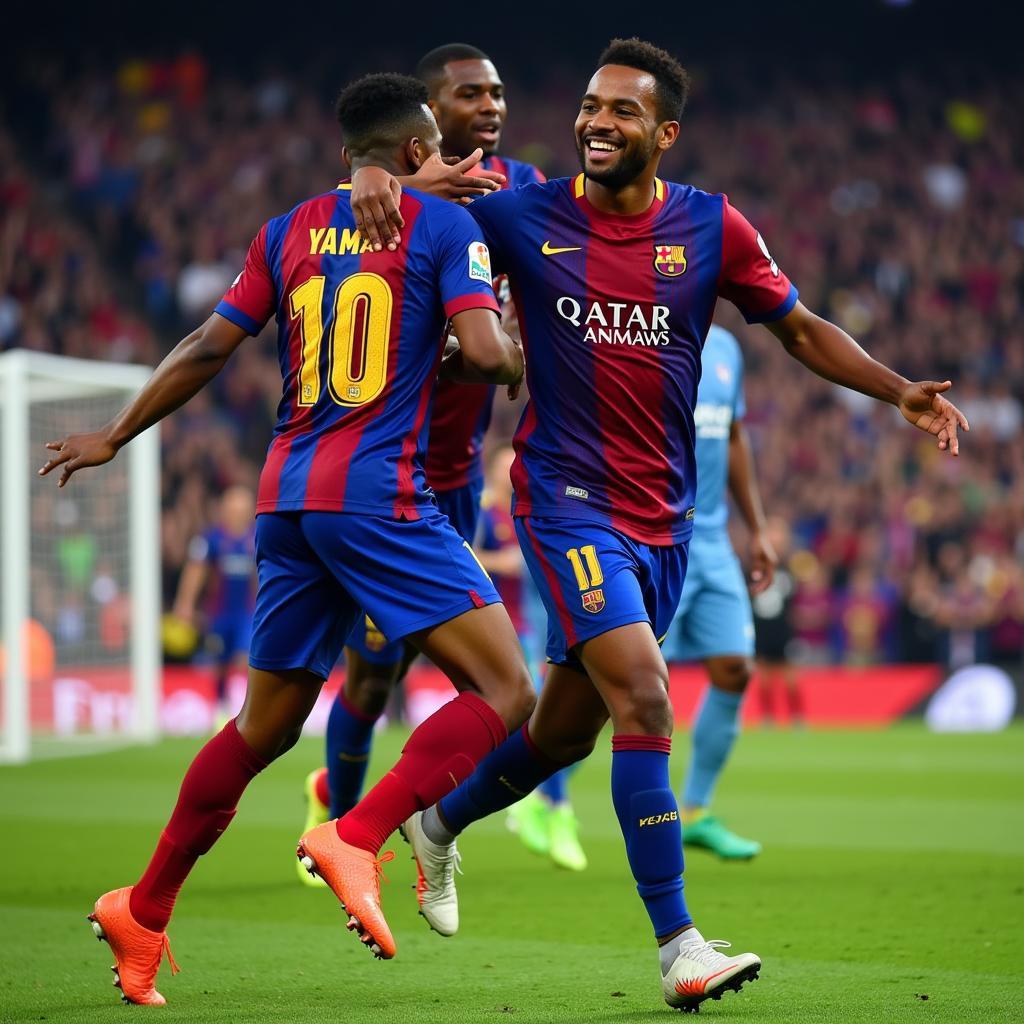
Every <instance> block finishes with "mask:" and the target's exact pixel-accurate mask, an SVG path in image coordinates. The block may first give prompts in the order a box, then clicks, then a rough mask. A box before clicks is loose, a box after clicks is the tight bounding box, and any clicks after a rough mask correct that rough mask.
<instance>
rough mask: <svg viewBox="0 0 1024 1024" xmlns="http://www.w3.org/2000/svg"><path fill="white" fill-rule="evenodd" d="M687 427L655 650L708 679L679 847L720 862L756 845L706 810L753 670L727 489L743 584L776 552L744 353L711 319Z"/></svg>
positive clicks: (758, 587)
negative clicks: (673, 569)
mask: <svg viewBox="0 0 1024 1024" xmlns="http://www.w3.org/2000/svg"><path fill="white" fill-rule="evenodd" d="M701 368H702V369H701V378H700V384H699V386H698V388H697V407H696V409H695V410H694V415H693V419H694V425H695V427H696V432H697V446H696V447H697V467H698V474H697V500H696V509H697V512H696V516H695V518H694V522H693V537H692V539H691V540H690V561H689V565H688V567H687V571H686V582H685V583H684V584H683V593H682V596H681V597H680V599H679V609H678V611H677V612H676V615H675V618H674V619H673V620H672V625H671V627H670V628H669V632H668V635H667V637H666V638H665V643H664V645H663V647H662V652H663V653H664V655H665V660H666V661H670V662H671V661H703V662H704V667H705V668H706V669H707V672H708V676H709V677H710V679H711V684H710V686H708V689H707V692H706V693H705V695H704V700H703V702H702V703H701V706H700V711H699V712H698V714H697V717H696V720H695V721H694V723H693V740H692V748H691V754H690V765H689V768H688V769H687V772H686V781H685V788H684V790H683V794H682V800H681V801H680V804H681V808H682V816H683V844H684V845H686V846H698V847H703V848H704V849H707V850H711V851H712V852H713V853H717V854H718V856H719V857H722V858H723V859H725V860H749V859H750V858H751V857H756V856H757V854H759V853H760V852H761V845H760V843H755V842H753V841H752V840H750V839H743V838H742V837H741V836H738V835H736V834H735V833H733V832H730V831H729V829H727V828H726V827H725V826H724V825H723V824H722V823H721V822H720V821H719V820H718V819H717V818H716V817H713V816H712V815H711V814H710V813H709V811H708V808H709V807H710V806H711V797H712V795H713V793H714V790H715V783H717V782H718V777H719V775H721V773H722V769H723V768H724V767H725V762H726V761H727V760H728V758H729V752H730V751H731V750H732V747H733V744H734V743H735V741H736V736H737V735H738V733H739V713H740V705H741V704H742V702H743V693H744V691H745V690H746V688H747V684H748V683H749V682H750V677H751V675H752V672H753V661H752V658H753V654H754V624H753V617H752V614H751V610H750V596H749V594H748V588H747V581H746V580H745V579H744V576H743V570H742V568H741V567H740V563H739V559H737V557H736V553H735V552H734V551H733V549H732V544H731V542H730V540H729V531H728V527H727V520H728V517H729V505H728V494H731V495H732V497H733V500H734V501H735V502H736V506H737V507H738V508H739V510H740V515H742V517H743V521H744V522H745V523H746V525H747V529H748V531H749V533H750V551H749V557H750V590H751V591H752V592H753V593H755V594H756V593H760V592H761V591H762V590H764V589H765V587H767V586H768V585H769V584H770V583H771V581H772V575H773V573H774V571H775V564H776V562H777V556H776V554H775V551H774V549H773V548H772V545H771V541H770V540H769V539H768V535H767V532H766V529H765V525H766V524H765V515H764V509H763V508H762V506H761V496H760V493H759V491H758V487H757V479H756V477H755V475H754V465H753V459H752V458H751V454H750V443H749V441H748V439H747V432H746V430H745V429H744V427H743V422H742V421H743V415H744V412H745V407H744V401H743V355H742V353H741V352H740V347H739V345H738V344H737V342H736V339H735V338H734V337H733V336H732V335H731V334H730V333H729V332H728V331H726V330H724V329H723V328H721V327H718V326H716V325H712V327H711V330H710V331H709V332H708V337H707V341H706V342H705V343H704V351H703V353H702V354H701Z"/></svg>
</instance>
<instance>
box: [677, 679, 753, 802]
mask: <svg viewBox="0 0 1024 1024" xmlns="http://www.w3.org/2000/svg"><path fill="white" fill-rule="evenodd" d="M742 703H743V694H742V693H729V692H727V691H726V690H720V689H719V688H718V687H717V686H709V687H708V690H707V693H705V694H704V702H703V704H701V708H700V712H699V713H698V715H697V720H696V721H695V722H694V724H693V750H692V752H691V754H690V767H689V769H688V770H687V773H686V788H685V789H684V791H683V806H684V807H710V806H711V797H712V796H713V795H714V792H715V784H716V783H717V782H718V776H719V775H721V774H722V769H723V768H724V767H725V762H726V760H727V759H728V757H729V751H731V750H732V746H733V744H734V743H735V742H736V737H737V736H738V735H739V731H740V724H739V715H740V705H741V704H742Z"/></svg>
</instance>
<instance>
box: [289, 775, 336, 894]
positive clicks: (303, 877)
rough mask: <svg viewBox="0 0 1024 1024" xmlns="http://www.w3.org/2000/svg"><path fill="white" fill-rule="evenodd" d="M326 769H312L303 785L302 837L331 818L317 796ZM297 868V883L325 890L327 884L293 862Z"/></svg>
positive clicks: (297, 861) (299, 864)
mask: <svg viewBox="0 0 1024 1024" xmlns="http://www.w3.org/2000/svg"><path fill="white" fill-rule="evenodd" d="M326 774H327V769H326V768H314V769H313V770H312V771H311V772H310V773H309V774H308V775H307V776H306V781H305V783H304V785H303V787H302V788H303V793H304V795H305V797H306V824H305V825H303V826H302V833H301V834H302V835H305V834H306V833H307V832H308V831H309V830H310V829H313V828H316V826H317V825H322V824H323V823H324V822H325V821H327V819H328V818H329V817H330V816H331V812H330V809H329V808H328V807H327V806H326V805H325V804H324V803H322V802H321V800H320V797H319V796H317V791H316V784H317V781H318V779H319V777H320V776H321V775H326ZM295 863H296V865H297V866H298V872H299V881H300V882H301V883H302V884H303V885H308V886H309V887H310V888H312V889H325V888H326V887H327V883H326V882H325V881H324V880H323V879H322V878H321V877H320V876H319V875H314V874H311V873H310V872H309V871H307V870H306V869H305V868H304V867H303V866H302V861H301V860H296V861H295Z"/></svg>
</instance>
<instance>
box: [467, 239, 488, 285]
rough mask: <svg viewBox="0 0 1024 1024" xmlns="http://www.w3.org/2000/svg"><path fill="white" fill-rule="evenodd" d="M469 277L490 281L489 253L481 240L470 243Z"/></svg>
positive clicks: (474, 279) (473, 279)
mask: <svg viewBox="0 0 1024 1024" xmlns="http://www.w3.org/2000/svg"><path fill="white" fill-rule="evenodd" d="M469 279H470V280H471V281H484V282H486V283H487V284H490V283H491V254H490V252H488V250H487V246H486V245H484V243H483V242H472V243H470V246H469Z"/></svg>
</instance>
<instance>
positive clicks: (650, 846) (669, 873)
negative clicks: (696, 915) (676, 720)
mask: <svg viewBox="0 0 1024 1024" xmlns="http://www.w3.org/2000/svg"><path fill="white" fill-rule="evenodd" d="M671 749H672V741H671V740H670V739H669V738H668V737H660V736H624V735H617V736H613V737H612V803H613V804H614V805H615V814H616V816H617V817H618V819H619V826H620V827H621V829H622V836H623V838H624V839H625V840H626V857H627V858H628V860H629V866H630V869H631V870H632V872H633V877H634V878H635V879H636V889H637V892H638V893H639V894H640V898H641V899H642V900H643V901H644V906H645V907H646V908H647V913H648V915H649V916H650V919H651V924H652V925H653V926H654V934H655V936H656V937H658V938H663V937H664V936H666V935H671V934H672V933H673V932H676V931H678V930H679V929H680V928H683V927H685V926H686V925H690V924H693V918H692V917H690V912H689V911H688V910H687V909H686V900H685V899H684V897H683V877H682V876H683V832H682V828H681V826H680V823H679V808H678V806H677V804H676V795H675V793H673V792H672V785H671V782H670V780H669V774H668V756H669V752H670V751H671Z"/></svg>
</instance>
